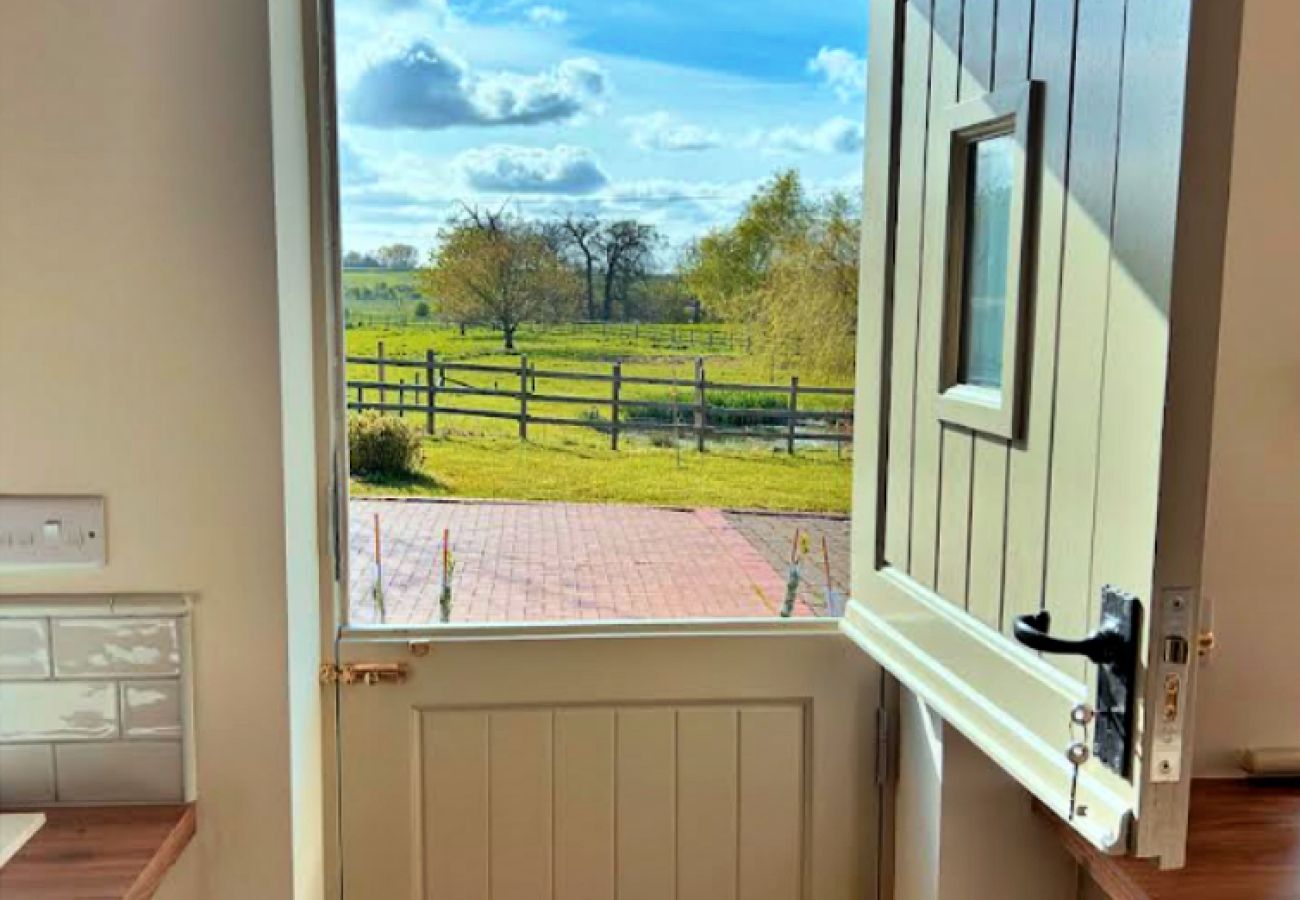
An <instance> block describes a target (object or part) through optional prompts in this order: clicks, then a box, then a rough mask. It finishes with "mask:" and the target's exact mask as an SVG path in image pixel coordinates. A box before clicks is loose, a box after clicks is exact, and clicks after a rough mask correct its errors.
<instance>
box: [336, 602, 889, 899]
mask: <svg viewBox="0 0 1300 900" xmlns="http://www.w3.org/2000/svg"><path fill="white" fill-rule="evenodd" d="M655 630H656V629H654V628H653V627H650V628H646V629H633V630H629V629H627V628H626V627H624V628H623V629H622V630H621V631H620V632H619V633H618V634H616V635H615V636H610V633H609V632H608V631H604V632H601V633H600V634H602V635H604V636H592V635H594V634H596V633H595V632H591V631H590V630H586V631H585V633H586V634H587V635H588V636H586V637H583V636H582V634H583V633H584V630H583V629H581V628H579V629H577V630H576V631H573V630H569V631H568V632H567V633H563V634H557V630H556V629H553V628H551V629H548V628H545V627H538V628H531V629H530V628H521V629H517V630H514V631H510V632H503V631H502V630H501V629H499V628H498V629H495V631H494V632H491V631H483V630H479V631H477V632H476V631H475V630H474V629H470V630H469V631H465V630H462V631H461V637H460V638H451V639H448V638H447V637H446V636H445V635H443V636H437V637H435V638H434V642H433V643H431V644H422V643H418V642H419V641H423V640H425V639H427V638H429V637H430V635H429V634H427V633H426V634H423V635H422V634H419V633H417V632H413V633H409V634H394V633H391V632H390V633H388V634H386V635H384V636H377V635H376V634H375V633H374V632H373V631H371V632H369V633H363V632H356V633H351V634H349V635H348V636H345V637H344V639H343V641H342V643H341V645H340V650H339V654H340V660H341V662H342V663H343V664H347V663H349V662H356V663H367V664H374V663H380V664H397V665H400V666H402V667H404V669H405V673H406V677H405V680H404V681H402V682H400V683H399V682H391V683H390V682H381V683H377V684H374V685H365V684H361V683H356V684H347V685H338V686H337V688H336V689H337V691H338V698H337V699H338V704H339V705H338V711H339V719H338V739H339V745H338V753H339V759H340V764H341V765H340V774H339V779H340V782H339V791H340V795H339V796H340V818H341V822H340V825H341V846H342V873H343V897H344V898H347V900H380V898H383V900H387V898H410V897H416V898H430V900H488V898H491V900H510V898H519V900H551V898H554V900H579V898H581V900H613V898H618V900H639V898H645V900H663V898H676V900H692V898H699V900H726V898H732V900H812V898H816V900H861V898H863V897H868V896H871V897H874V896H875V879H876V874H877V866H876V847H877V836H878V835H877V809H878V804H877V800H876V792H877V788H876V784H875V746H876V743H875V711H876V708H877V706H878V700H879V692H880V670H879V668H878V667H877V666H876V665H875V664H874V663H873V662H871V661H870V660H869V659H867V658H866V657H865V656H864V655H863V654H862V653H860V652H859V651H858V650H857V648H855V647H854V646H853V645H852V644H851V643H850V642H848V641H846V640H844V638H843V636H842V635H840V634H838V633H837V631H836V629H835V627H834V625H833V624H832V623H821V622H812V623H807V624H804V623H796V624H795V625H789V624H780V623H773V624H772V626H771V627H768V626H766V625H763V624H759V625H756V626H750V627H747V628H745V630H743V631H717V630H715V631H714V632H712V633H708V632H704V631H701V630H700V628H699V627H697V626H692V625H678V626H675V627H672V628H663V629H659V633H653V632H654V631H655ZM559 631H560V632H564V631H565V629H559ZM409 640H416V641H417V643H416V644H415V645H414V648H415V649H414V652H413V650H412V645H411V644H410V643H409ZM417 653H418V654H421V655H416V654H417Z"/></svg>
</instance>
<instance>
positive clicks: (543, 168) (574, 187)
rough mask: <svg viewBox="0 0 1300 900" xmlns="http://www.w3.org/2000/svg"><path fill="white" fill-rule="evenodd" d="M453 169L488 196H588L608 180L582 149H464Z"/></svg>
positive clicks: (500, 147) (507, 146)
mask: <svg viewBox="0 0 1300 900" xmlns="http://www.w3.org/2000/svg"><path fill="white" fill-rule="evenodd" d="M453 165H454V167H455V168H456V169H457V170H458V171H459V172H460V174H461V177H462V178H463V179H464V180H465V183H466V184H468V185H469V186H470V187H471V188H473V189H474V190H477V191H484V192H490V193H520V194H591V193H594V192H595V191H598V190H600V189H601V188H603V187H604V186H605V185H606V184H607V183H608V182H609V178H608V176H606V175H605V173H604V171H602V170H601V168H600V164H599V163H598V162H597V161H596V159H595V158H594V157H593V156H592V155H591V153H590V152H588V151H587V150H586V149H584V148H582V147H570V146H567V145H564V144H561V145H560V146H558V147H553V148H551V149H549V150H548V149H543V148H540V147H513V146H509V145H505V144H497V145H494V146H491V147H483V148H478V149H474V150H467V151H465V152H464V153H462V154H460V156H458V157H456V160H455V162H454V164H453Z"/></svg>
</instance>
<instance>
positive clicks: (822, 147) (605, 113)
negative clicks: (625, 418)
mask: <svg viewBox="0 0 1300 900" xmlns="http://www.w3.org/2000/svg"><path fill="white" fill-rule="evenodd" d="M336 10H337V24H338V35H337V47H338V63H339V105H340V121H341V139H342V146H341V151H340V152H341V170H342V172H341V179H342V199H343V232H344V234H343V237H344V246H345V248H346V249H349V250H362V251H365V250H370V249H373V248H374V247H377V246H379V245H381V244H385V243H391V242H394V241H402V242H406V243H412V244H416V245H417V246H419V247H421V248H422V249H427V248H429V247H430V246H432V245H433V244H434V243H435V241H436V236H437V232H438V229H439V228H440V227H441V226H442V225H443V224H444V223H445V222H446V220H447V218H448V216H449V215H450V214H451V213H452V212H453V211H454V210H455V209H456V208H457V206H458V204H459V203H460V202H467V203H477V204H480V205H490V206H493V207H497V206H501V205H503V204H511V205H512V206H513V208H515V209H516V210H517V211H518V212H520V213H521V214H524V215H529V216H558V215H563V214H565V213H567V212H590V213H594V214H597V215H601V216H606V217H610V218H615V217H617V218H638V219H641V220H642V221H647V222H651V223H653V224H655V225H658V226H659V227H660V228H661V229H662V230H663V231H664V232H665V234H666V235H667V236H668V237H669V239H670V241H671V242H672V244H673V245H674V246H681V245H683V244H684V243H685V242H687V241H689V240H690V239H691V238H692V237H695V236H698V235H700V234H702V233H704V232H706V231H707V230H709V229H710V228H712V227H716V226H717V225H720V224H724V223H725V222H727V221H729V220H730V219H731V218H733V217H734V216H735V214H736V213H737V212H738V210H739V209H740V207H741V205H742V204H743V202H744V200H745V198H747V197H748V196H749V195H750V194H751V193H752V191H753V190H754V188H755V187H756V186H757V185H758V184H760V183H761V182H762V181H763V180H764V179H765V178H767V177H769V176H770V175H771V174H772V173H773V172H775V171H778V170H780V169H783V168H789V167H794V168H797V169H799V170H800V172H801V173H803V175H804V177H805V180H806V182H807V184H808V185H809V188H810V189H811V190H812V191H813V192H814V193H817V194H822V193H827V192H830V191H832V190H847V191H851V192H856V191H857V190H858V189H859V186H860V184H861V156H862V153H861V150H862V142H863V133H862V119H863V105H864V98H863V88H864V80H865V60H864V58H863V57H864V54H865V47H866V16H867V3H866V0H848V2H837V3H826V2H825V0H799V2H795V0H747V2H744V3H741V2H737V0H728V2H724V0H691V2H684V0H661V2H650V0H606V2H599V0H569V2H565V0H543V2H532V0H337V7H336Z"/></svg>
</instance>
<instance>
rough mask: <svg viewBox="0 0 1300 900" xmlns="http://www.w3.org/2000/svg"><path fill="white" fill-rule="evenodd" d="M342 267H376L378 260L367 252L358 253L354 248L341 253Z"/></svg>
mask: <svg viewBox="0 0 1300 900" xmlns="http://www.w3.org/2000/svg"><path fill="white" fill-rule="evenodd" d="M343 268H345V269H377V268H379V260H377V259H375V258H374V257H373V256H371V255H370V254H368V253H358V252H357V251H355V250H349V251H348V252H347V253H344V254H343Z"/></svg>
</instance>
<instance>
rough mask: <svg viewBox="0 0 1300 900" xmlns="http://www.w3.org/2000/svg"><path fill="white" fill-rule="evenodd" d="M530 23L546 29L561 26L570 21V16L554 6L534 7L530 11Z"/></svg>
mask: <svg viewBox="0 0 1300 900" xmlns="http://www.w3.org/2000/svg"><path fill="white" fill-rule="evenodd" d="M528 21H530V22H532V23H533V24H534V25H541V26H544V27H552V26H559V25H563V24H564V23H565V22H567V21H569V14H568V13H567V12H565V11H564V10H562V9H556V8H555V7H554V6H545V5H540V6H532V7H529V9H528Z"/></svg>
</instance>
